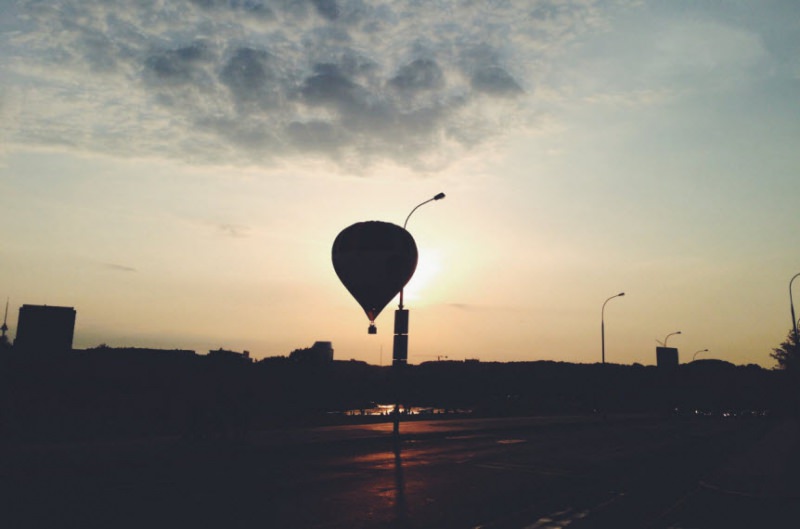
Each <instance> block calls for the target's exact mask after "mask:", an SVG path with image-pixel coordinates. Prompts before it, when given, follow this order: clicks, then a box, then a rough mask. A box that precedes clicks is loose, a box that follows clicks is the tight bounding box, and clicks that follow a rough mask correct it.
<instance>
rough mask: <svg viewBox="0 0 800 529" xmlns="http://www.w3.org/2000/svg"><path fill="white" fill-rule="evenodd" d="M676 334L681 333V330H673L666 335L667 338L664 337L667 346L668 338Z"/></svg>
mask: <svg viewBox="0 0 800 529" xmlns="http://www.w3.org/2000/svg"><path fill="white" fill-rule="evenodd" d="M674 334H681V331H675V332H671V333H669V334H668V335H667V337H666V338H664V347H666V346H667V340H669V337H670V336H672V335H674Z"/></svg>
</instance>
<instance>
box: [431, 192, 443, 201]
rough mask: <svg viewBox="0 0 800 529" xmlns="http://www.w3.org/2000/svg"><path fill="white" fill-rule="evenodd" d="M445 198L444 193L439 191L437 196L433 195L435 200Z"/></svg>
mask: <svg viewBox="0 0 800 529" xmlns="http://www.w3.org/2000/svg"><path fill="white" fill-rule="evenodd" d="M443 198H444V193H439V194H438V195H436V196H435V197H433V199H434V200H441V199H443Z"/></svg>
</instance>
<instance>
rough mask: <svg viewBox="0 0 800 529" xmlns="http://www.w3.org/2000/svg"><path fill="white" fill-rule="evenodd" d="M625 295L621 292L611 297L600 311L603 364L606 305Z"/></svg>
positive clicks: (603, 358) (604, 361)
mask: <svg viewBox="0 0 800 529" xmlns="http://www.w3.org/2000/svg"><path fill="white" fill-rule="evenodd" d="M624 295H625V292H620V293H619V294H615V295H613V296H611V297H610V298H608V299H607V300H605V301H604V302H603V308H602V309H600V347H601V349H602V360H603V364H605V363H606V318H605V313H606V303H608V302H609V301H611V300H612V299H614V298H619V297H622V296H624Z"/></svg>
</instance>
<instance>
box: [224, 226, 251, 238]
mask: <svg viewBox="0 0 800 529" xmlns="http://www.w3.org/2000/svg"><path fill="white" fill-rule="evenodd" d="M219 230H220V232H221V233H222V234H223V235H225V236H227V237H233V238H237V239H238V238H241V237H247V236H248V235H250V227H249V226H242V225H241V224H220V225H219Z"/></svg>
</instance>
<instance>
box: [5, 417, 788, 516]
mask: <svg viewBox="0 0 800 529" xmlns="http://www.w3.org/2000/svg"><path fill="white" fill-rule="evenodd" d="M401 429H402V440H401V442H400V443H394V442H393V441H392V438H391V435H390V432H391V424H387V423H382V424H369V425H344V426H332V427H324V428H304V429H284V430H273V431H265V432H260V433H256V434H251V435H249V436H247V437H246V438H244V439H239V440H201V441H191V442H189V441H185V440H181V439H179V438H161V439H150V440H142V441H135V442H134V441H131V442H115V443H90V442H87V443H81V444H57V445H46V444H37V445H31V444H26V445H20V444H9V443H5V444H3V443H0V526H2V527H6V528H9V529H14V528H26V527H37V528H38V527H42V528H44V527H47V528H72V527H74V528H94V527H103V528H134V527H135V528H142V529H146V528H161V527H169V528H184V527H187V528H205V527H219V528H235V527H247V528H250V527H252V528H373V527H374V528H379V527H381V528H382V527H395V528H479V527H480V528H565V527H570V529H586V528H605V527H608V528H626V527H630V528H654V529H661V528H671V529H689V528H695V529H710V528H727V529H730V528H745V527H746V528H754V527H769V528H771V529H776V528H783V527H786V528H790V527H791V528H795V527H800V479H798V477H799V476H800V454H799V453H798V452H800V451H799V450H798V448H800V442H799V440H800V434H799V433H798V432H799V430H798V425H797V422H796V421H794V420H789V419H773V418H760V417H759V418H755V417H747V418H741V417H740V418H731V417H729V418H723V417H699V418H685V417H683V418H681V417H669V418H663V417H644V416H613V417H609V418H608V419H606V420H604V419H603V418H602V417H597V416H589V417H549V418H514V419H471V420H461V419H458V420H439V421H421V422H409V423H403V424H402V428H401Z"/></svg>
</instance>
